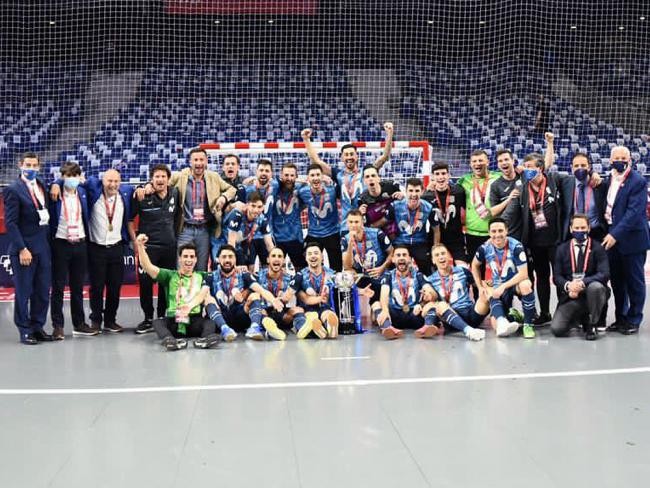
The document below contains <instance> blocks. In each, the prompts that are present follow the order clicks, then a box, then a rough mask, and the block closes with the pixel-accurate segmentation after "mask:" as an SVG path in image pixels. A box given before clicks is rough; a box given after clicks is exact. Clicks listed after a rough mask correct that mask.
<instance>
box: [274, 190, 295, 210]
mask: <svg viewBox="0 0 650 488" xmlns="http://www.w3.org/2000/svg"><path fill="white" fill-rule="evenodd" d="M297 205H299V202H298V199H297V198H295V194H294V196H293V197H292V198H291V203H289V206H288V207H287V208H286V209H285V208H284V203H282V199H281V198H278V200H277V201H276V202H275V210H276V211H277V212H278V213H279V214H285V215H291V214H292V213H293V209H294V208H296V206H297Z"/></svg>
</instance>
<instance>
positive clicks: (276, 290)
mask: <svg viewBox="0 0 650 488" xmlns="http://www.w3.org/2000/svg"><path fill="white" fill-rule="evenodd" d="M266 276H267V277H268V279H269V287H270V288H269V291H270V292H271V293H273V296H274V297H278V296H279V295H278V294H279V293H281V292H282V282H283V280H284V273H283V272H282V271H280V277H279V278H278V279H277V280H276V282H275V286H273V279H272V278H271V275H270V274H267V275H266Z"/></svg>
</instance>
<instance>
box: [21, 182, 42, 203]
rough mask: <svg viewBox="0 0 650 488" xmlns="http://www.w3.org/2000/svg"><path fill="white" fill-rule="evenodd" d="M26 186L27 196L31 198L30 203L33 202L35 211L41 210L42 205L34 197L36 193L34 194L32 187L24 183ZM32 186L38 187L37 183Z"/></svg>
mask: <svg viewBox="0 0 650 488" xmlns="http://www.w3.org/2000/svg"><path fill="white" fill-rule="evenodd" d="M25 185H27V190H28V191H29V196H30V197H32V202H34V207H36V210H43V208H44V207H43V204H42V203H41V201H40V200H39V199H38V198H37V197H36V193H35V192H34V189H33V188H32V185H30V184H29V183H25ZM34 186H37V187H38V183H34ZM43 195H45V192H43Z"/></svg>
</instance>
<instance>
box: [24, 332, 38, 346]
mask: <svg viewBox="0 0 650 488" xmlns="http://www.w3.org/2000/svg"><path fill="white" fill-rule="evenodd" d="M20 342H21V343H23V344H25V345H26V346H35V345H36V344H38V341H37V340H36V338H35V337H34V336H33V334H21V335H20Z"/></svg>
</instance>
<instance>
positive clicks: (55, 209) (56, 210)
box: [49, 185, 89, 238]
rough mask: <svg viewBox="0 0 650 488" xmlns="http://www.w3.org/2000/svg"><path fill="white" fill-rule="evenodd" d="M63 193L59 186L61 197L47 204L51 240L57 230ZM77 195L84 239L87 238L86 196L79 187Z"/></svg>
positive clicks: (87, 215)
mask: <svg viewBox="0 0 650 488" xmlns="http://www.w3.org/2000/svg"><path fill="white" fill-rule="evenodd" d="M64 191H65V190H64V189H63V186H61V197H60V198H59V199H57V201H56V202H55V201H54V200H50V203H49V210H50V235H51V237H52V238H54V237H55V236H56V231H57V229H58V228H59V218H60V217H61V207H62V206H63V204H62V203H61V202H62V201H63V192H64ZM77 195H79V203H80V206H81V221H82V222H83V226H84V231H85V233H86V237H88V217H89V214H88V195H86V190H84V188H83V187H82V186H81V185H79V186H78V187H77Z"/></svg>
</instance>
